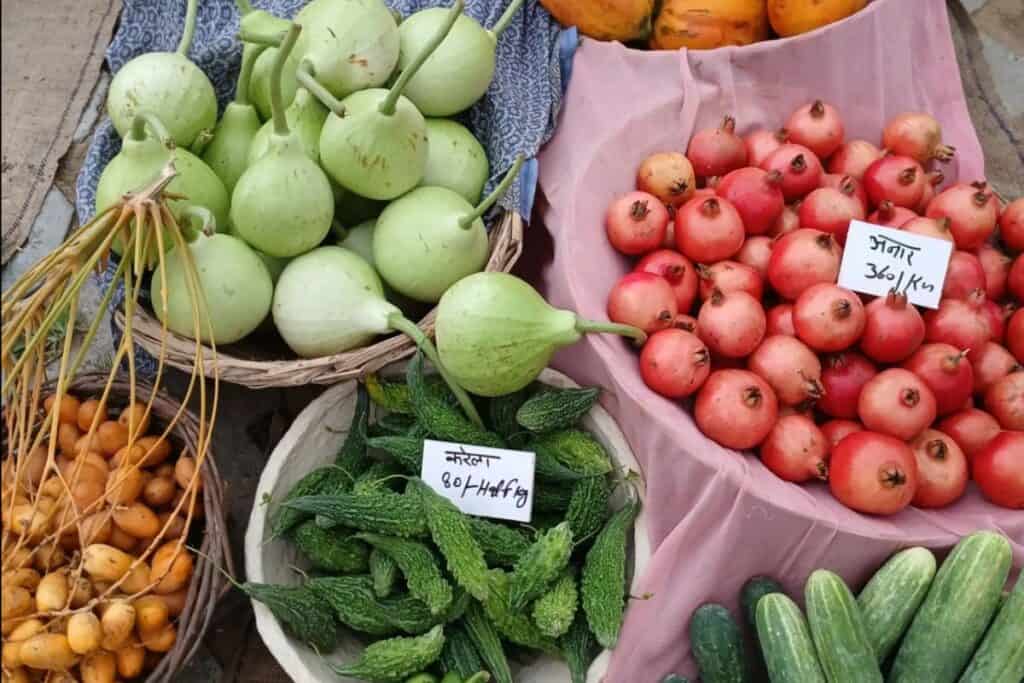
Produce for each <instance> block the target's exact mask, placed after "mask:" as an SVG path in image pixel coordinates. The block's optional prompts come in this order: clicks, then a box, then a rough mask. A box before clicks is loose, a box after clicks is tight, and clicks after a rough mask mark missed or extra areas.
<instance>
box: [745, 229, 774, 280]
mask: <svg viewBox="0 0 1024 683" xmlns="http://www.w3.org/2000/svg"><path fill="white" fill-rule="evenodd" d="M774 246H775V240H773V239H772V238H771V237H768V236H767V235H752V236H750V237H748V238H747V239H745V240H743V246H742V247H740V250H739V252H738V253H737V254H736V260H737V261H739V262H740V263H742V264H744V265H747V266H750V267H751V268H753V269H754V270H756V271H757V272H758V274H759V275H760V276H761V277H762V278H764V277H765V276H767V274H768V262H769V261H771V259H772V248H773V247H774Z"/></svg>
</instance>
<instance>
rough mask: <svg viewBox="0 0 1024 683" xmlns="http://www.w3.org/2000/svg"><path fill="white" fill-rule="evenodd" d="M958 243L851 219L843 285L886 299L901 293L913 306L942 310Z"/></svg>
mask: <svg viewBox="0 0 1024 683" xmlns="http://www.w3.org/2000/svg"><path fill="white" fill-rule="evenodd" d="M952 253H953V243H952V242H947V241H946V240H940V239H936V238H934V237H925V236H923V235H917V234H915V233H912V232H903V231H902V230H893V229H892V228H883V227H881V226H878V225H872V224H870V223H865V222H863V221H851V222H850V232H849V233H848V234H847V236H846V247H845V248H844V250H843V263H842V266H841V267H840V269H839V286H840V287H845V288H847V289H852V290H854V291H855V292H864V293H865V294H874V295H875V296H884V295H886V294H888V293H889V292H890V291H893V290H895V291H896V292H898V293H900V294H906V295H907V300H909V301H910V303H912V304H917V305H918V306H924V307H925V308H938V307H939V299H940V298H942V286H943V284H944V283H945V281H946V269H947V268H948V267H949V257H950V255H951V254H952Z"/></svg>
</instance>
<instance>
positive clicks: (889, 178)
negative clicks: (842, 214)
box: [863, 155, 927, 209]
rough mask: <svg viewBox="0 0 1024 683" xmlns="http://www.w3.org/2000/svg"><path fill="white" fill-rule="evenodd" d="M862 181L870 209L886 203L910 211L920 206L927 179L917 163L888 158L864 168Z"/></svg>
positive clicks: (907, 158)
mask: <svg viewBox="0 0 1024 683" xmlns="http://www.w3.org/2000/svg"><path fill="white" fill-rule="evenodd" d="M863 182H864V189H865V190H866V191H867V193H868V199H869V200H870V201H871V205H872V206H878V205H879V204H880V203H881V202H882V201H884V200H889V201H890V202H892V203H893V204H895V205H896V206H903V207H906V208H908V209H913V208H916V207H917V206H918V204H920V203H921V196H922V195H923V194H924V186H925V184H926V183H927V179H926V178H925V172H924V169H923V168H921V164H919V163H917V162H916V161H914V160H913V159H911V158H909V157H903V156H898V155H889V156H884V157H882V158H881V159H879V160H878V161H876V162H874V163H873V164H871V165H870V166H868V169H867V170H866V171H865V172H864V178H863Z"/></svg>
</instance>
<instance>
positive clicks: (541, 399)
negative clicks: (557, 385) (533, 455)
mask: <svg viewBox="0 0 1024 683" xmlns="http://www.w3.org/2000/svg"><path fill="white" fill-rule="evenodd" d="M600 393H601V390H600V389H598V388H596V387H593V388H589V389H582V388H581V389H550V388H549V389H544V390H542V391H540V392H539V393H537V394H535V395H533V396H531V397H530V398H528V399H527V400H526V402H525V403H523V405H522V406H520V407H519V410H518V411H517V412H516V422H518V423H519V424H520V426H522V427H526V428H527V429H529V430H530V431H531V432H547V431H551V430H553V429H565V428H566V427H572V426H573V425H575V424H576V423H577V422H579V420H580V418H581V417H583V416H584V415H586V414H587V413H588V412H590V409H591V408H593V407H594V403H596V402H597V397H598V395H599V394H600Z"/></svg>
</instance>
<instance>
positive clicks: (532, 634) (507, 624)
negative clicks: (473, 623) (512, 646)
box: [483, 569, 557, 654]
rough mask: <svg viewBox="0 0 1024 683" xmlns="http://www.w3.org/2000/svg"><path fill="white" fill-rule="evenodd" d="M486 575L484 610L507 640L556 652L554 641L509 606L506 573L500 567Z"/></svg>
mask: <svg viewBox="0 0 1024 683" xmlns="http://www.w3.org/2000/svg"><path fill="white" fill-rule="evenodd" d="M488 576H489V578H490V582H491V594H490V596H489V597H488V598H487V600H486V601H484V602H483V607H484V612H485V613H486V614H487V616H488V618H489V619H490V620H491V622H493V623H494V626H495V627H496V628H497V629H498V632H499V633H501V634H502V635H503V636H504V637H505V638H506V639H507V640H509V641H511V642H513V643H516V644H518V645H522V646H524V647H528V648H532V649H534V650H540V651H542V652H546V653H549V654H553V653H555V652H557V649H556V646H555V641H554V639H552V638H548V637H547V636H546V635H544V634H543V633H541V632H540V629H538V628H537V626H536V625H535V624H534V623H533V622H532V621H530V618H529V617H528V616H526V615H525V614H523V613H522V612H521V611H514V610H512V609H511V608H510V607H509V602H510V593H509V590H510V587H511V582H510V580H509V576H508V574H506V573H505V572H504V571H502V570H501V569H492V570H491V571H490V572H489V573H488Z"/></svg>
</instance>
